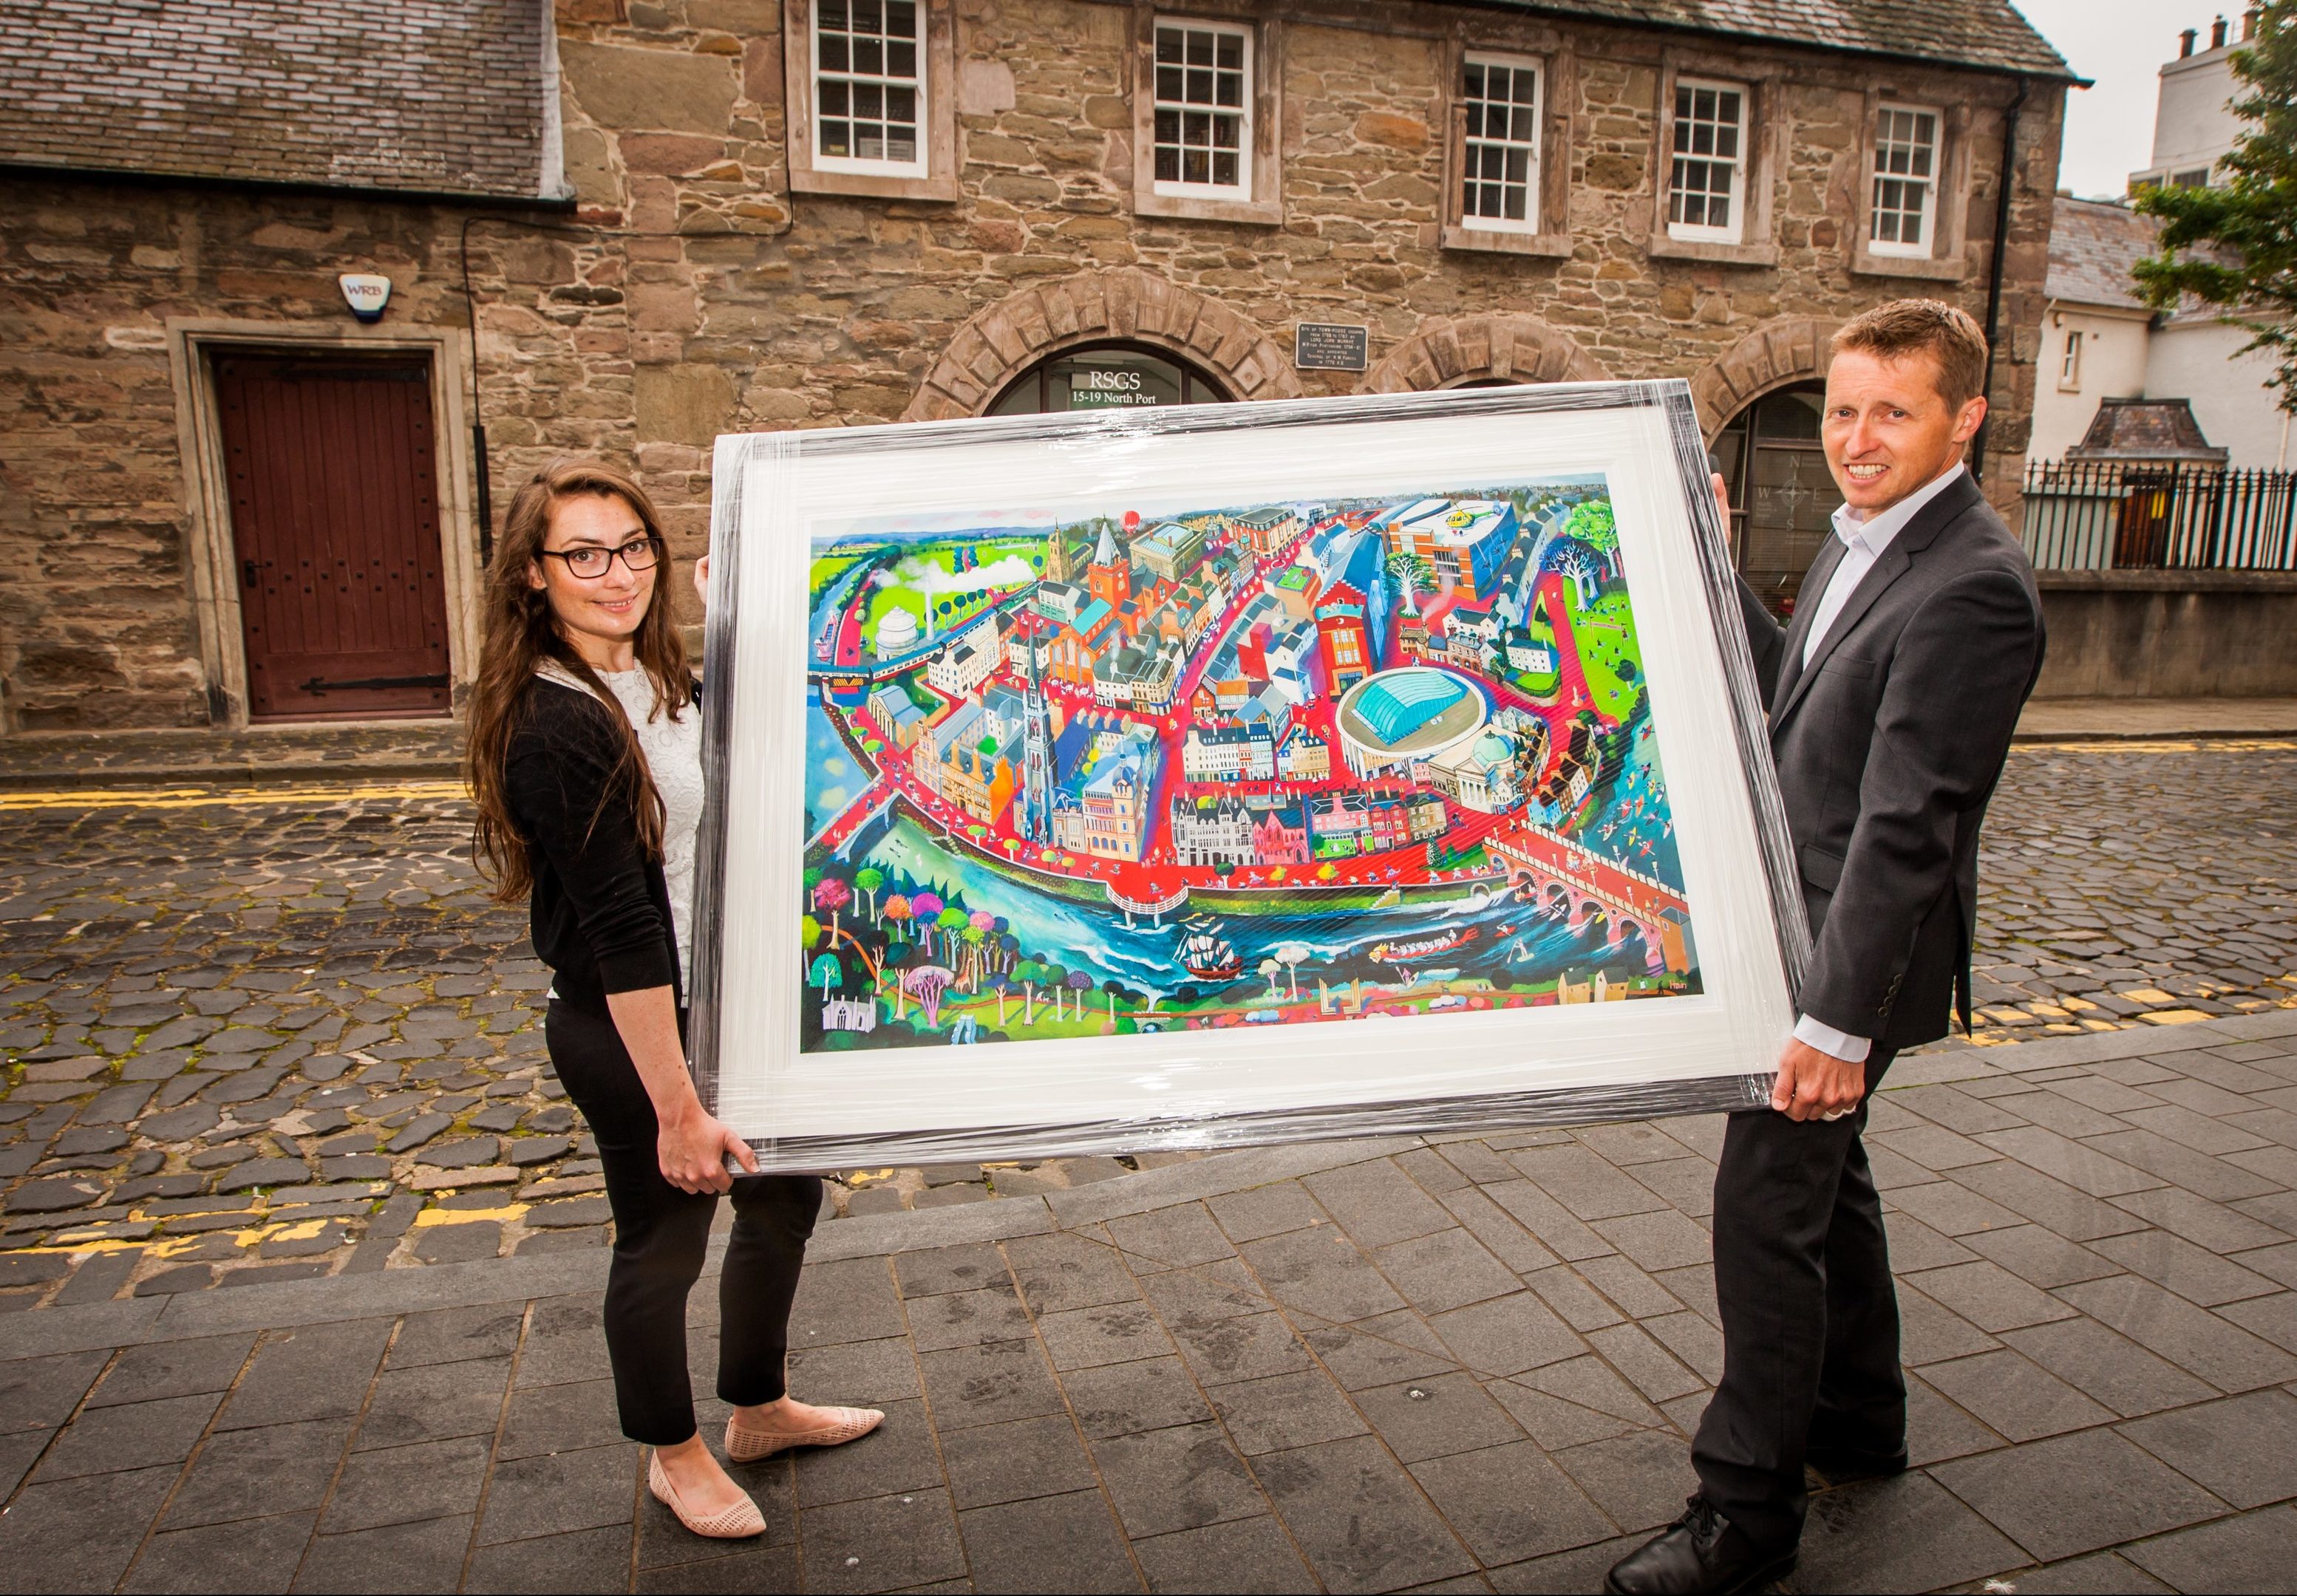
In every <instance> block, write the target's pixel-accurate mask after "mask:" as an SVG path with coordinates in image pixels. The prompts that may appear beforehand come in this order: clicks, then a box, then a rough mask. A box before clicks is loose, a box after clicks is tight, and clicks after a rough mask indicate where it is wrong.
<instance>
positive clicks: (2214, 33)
mask: <svg viewBox="0 0 2297 1596" xmlns="http://www.w3.org/2000/svg"><path fill="white" fill-rule="evenodd" d="M2225 42H2226V20H2225V19H2224V18H2223V17H2219V19H2218V20H2217V21H2214V22H2212V23H2211V24H2210V48H2211V49H2212V50H2222V49H2224V48H2225Z"/></svg>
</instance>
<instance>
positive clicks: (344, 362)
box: [215, 355, 449, 720]
mask: <svg viewBox="0 0 2297 1596" xmlns="http://www.w3.org/2000/svg"><path fill="white" fill-rule="evenodd" d="M215 376H216V399H217V407H218V410H219V411H220V413H221V415H222V422H223V445H224V459H225V466H226V473H227V477H228V481H229V486H230V490H231V527H232V541H233V547H234V552H235V554H236V555H237V556H238V565H237V568H236V569H237V580H238V588H239V604H240V615H241V618H242V621H243V629H244V630H245V633H246V639H247V689H248V691H247V696H248V713H249V715H250V717H251V719H254V720H343V719H359V718H366V717H370V716H373V717H386V716H399V715H423V714H443V713H445V712H447V709H448V705H449V677H448V662H447V593H446V585H445V583H444V581H443V580H441V572H440V566H441V563H442V555H441V549H440V536H439V486H438V465H437V456H436V455H435V453H434V452H433V442H432V432H431V373H430V367H429V365H428V363H427V362H426V361H424V360H423V359H421V358H415V359H358V358H320V357H295V356H279V355H220V356H218V357H217V358H216V362H215Z"/></svg>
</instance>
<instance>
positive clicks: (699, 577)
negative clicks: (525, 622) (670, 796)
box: [694, 477, 1723, 615]
mask: <svg viewBox="0 0 2297 1596" xmlns="http://www.w3.org/2000/svg"><path fill="white" fill-rule="evenodd" d="M1715 480H1716V481H1718V482H1719V481H1722V480H1723V479H1722V478H1720V477H1717V478H1716V479H1715ZM694 596H695V597H696V598H698V599H700V600H701V601H702V613H704V615H707V614H708V613H710V556H709V555H703V556H702V557H701V558H700V559H698V560H696V561H695V562H694Z"/></svg>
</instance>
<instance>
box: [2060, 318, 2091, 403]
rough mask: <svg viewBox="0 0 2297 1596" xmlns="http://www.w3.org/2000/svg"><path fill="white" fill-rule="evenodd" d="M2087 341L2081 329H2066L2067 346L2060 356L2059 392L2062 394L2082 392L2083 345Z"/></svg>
mask: <svg viewBox="0 0 2297 1596" xmlns="http://www.w3.org/2000/svg"><path fill="white" fill-rule="evenodd" d="M2086 341H2087V340H2085V339H2084V338H2083V336H2082V332H2081V329H2080V328H2079V327H2068V328H2067V329H2066V341H2065V345H2064V347H2063V348H2062V350H2060V351H2059V355H2058V391H2059V392H2060V393H2079V392H2080V391H2081V363H2082V345H2083V344H2084V343H2085V342H2086Z"/></svg>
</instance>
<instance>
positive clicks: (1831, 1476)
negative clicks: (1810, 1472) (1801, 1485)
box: [1804, 1446, 1906, 1485]
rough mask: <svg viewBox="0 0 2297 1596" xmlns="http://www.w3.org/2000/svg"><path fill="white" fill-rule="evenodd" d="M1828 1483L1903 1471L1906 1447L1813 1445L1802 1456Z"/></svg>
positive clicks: (1842, 1482)
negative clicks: (1868, 1449)
mask: <svg viewBox="0 0 2297 1596" xmlns="http://www.w3.org/2000/svg"><path fill="white" fill-rule="evenodd" d="M1804 1461H1805V1462H1807V1463H1808V1464H1809V1465H1810V1466H1811V1468H1813V1469H1814V1470H1815V1471H1816V1472H1817V1474H1818V1476H1819V1477H1820V1478H1821V1479H1824V1481H1825V1482H1826V1483H1827V1484H1828V1485H1851V1484H1853V1483H1855V1482H1857V1481H1858V1480H1862V1479H1888V1478H1889V1477H1891V1476H1892V1475H1894V1474H1904V1473H1905V1472H1906V1448H1905V1447H1903V1446H1901V1447H1900V1448H1898V1451H1896V1452H1866V1451H1862V1450H1860V1449H1858V1448H1857V1447H1850V1446H1844V1447H1824V1446H1814V1447H1812V1448H1811V1449H1810V1452H1809V1453H1808V1454H1807V1456H1806V1457H1805V1458H1804Z"/></svg>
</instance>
